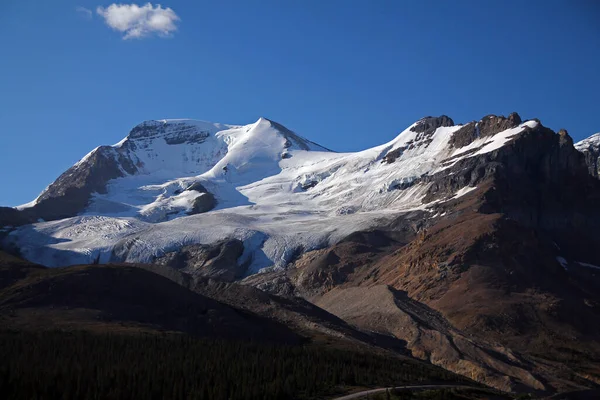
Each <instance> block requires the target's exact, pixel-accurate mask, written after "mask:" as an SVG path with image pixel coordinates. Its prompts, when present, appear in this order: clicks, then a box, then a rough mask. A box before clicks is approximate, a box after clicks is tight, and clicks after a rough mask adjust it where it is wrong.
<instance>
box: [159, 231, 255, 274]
mask: <svg viewBox="0 0 600 400" xmlns="http://www.w3.org/2000/svg"><path fill="white" fill-rule="evenodd" d="M243 252H244V245H243V243H242V242H241V241H239V240H236V239H232V240H226V241H223V242H219V243H216V244H212V245H202V244H197V245H190V246H184V247H182V248H181V249H179V250H177V251H174V252H170V253H167V254H165V255H164V256H161V257H159V258H157V259H156V260H155V261H154V263H155V264H159V265H165V266H168V267H172V268H176V269H178V270H181V271H183V272H186V273H188V274H190V275H192V276H204V277H209V278H215V279H218V280H221V281H224V282H233V281H234V280H236V279H239V278H241V277H242V276H243V275H244V274H245V273H246V268H247V265H240V264H239V263H238V258H239V257H240V256H241V255H242V253H243Z"/></svg>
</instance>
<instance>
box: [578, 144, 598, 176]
mask: <svg viewBox="0 0 600 400" xmlns="http://www.w3.org/2000/svg"><path fill="white" fill-rule="evenodd" d="M575 148H576V149H577V150H579V151H580V152H582V153H583V155H584V156H585V163H586V164H587V166H588V170H589V171H590V174H591V175H592V176H594V177H595V178H598V177H599V175H600V163H599V162H598V160H599V158H600V133H596V134H595V135H592V136H590V137H589V138H587V139H584V140H582V141H581V142H577V143H576V144H575Z"/></svg>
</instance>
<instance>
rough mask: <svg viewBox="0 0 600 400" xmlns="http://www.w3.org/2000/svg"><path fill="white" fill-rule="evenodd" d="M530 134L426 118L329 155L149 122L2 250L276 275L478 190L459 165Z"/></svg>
mask: <svg viewBox="0 0 600 400" xmlns="http://www.w3.org/2000/svg"><path fill="white" fill-rule="evenodd" d="M538 126H540V124H539V122H538V121H536V120H530V121H526V122H522V121H521V119H520V117H519V116H518V115H517V114H511V115H510V116H509V117H508V118H504V117H496V116H487V117H485V118H483V119H482V120H480V121H474V122H471V123H469V124H466V125H456V124H454V122H453V121H452V120H451V119H450V118H448V117H446V116H442V117H437V118H433V117H427V118H424V119H422V120H420V121H417V122H416V123H414V124H412V125H411V126H409V127H408V128H407V129H405V130H404V131H403V132H401V133H400V134H399V135H398V136H397V137H396V138H394V139H393V140H391V141H390V142H388V143H386V144H383V145H380V146H377V147H374V148H371V149H367V150H364V151H361V152H356V153H335V152H331V151H329V150H328V149H325V148H323V147H321V146H319V145H317V144H315V143H313V142H310V141H308V140H306V139H304V138H302V137H300V136H298V135H296V134H295V133H293V132H291V131H290V130H288V129H286V128H285V127H283V126H282V125H280V124H278V123H275V122H273V121H269V120H267V119H264V118H261V119H259V120H258V121H257V122H255V123H253V124H250V125H245V126H234V125H224V124H214V123H208V122H200V121H192V120H162V121H147V122H144V123H142V124H140V125H138V126H136V127H135V128H134V129H132V130H131V132H130V133H129V135H128V136H127V137H126V138H125V139H123V140H122V141H121V142H119V143H117V144H115V145H113V146H100V147H98V148H96V149H94V150H93V151H92V152H90V153H89V154H88V155H86V156H85V157H84V158H82V159H81V161H79V162H78V163H77V164H75V165H74V166H73V167H72V168H70V169H69V170H68V171H66V172H65V173H64V174H63V175H61V176H60V177H59V178H58V179H57V180H56V181H55V182H54V183H53V184H51V185H50V186H49V187H48V188H47V189H46V190H44V191H43V192H42V194H41V195H40V196H39V197H38V198H37V199H36V200H35V201H33V202H31V203H29V204H27V205H24V206H21V207H20V209H21V211H22V212H23V213H29V214H32V215H35V216H36V217H39V218H43V219H44V220H49V219H52V220H51V221H47V222H37V223H34V224H29V225H25V226H22V227H20V228H18V229H16V230H14V231H13V232H12V233H11V235H10V236H9V238H8V241H9V242H11V243H12V244H13V245H16V246H18V247H19V249H20V251H21V253H22V254H23V255H24V256H25V257H26V258H28V259H29V260H32V261H35V262H38V263H41V264H44V265H48V266H59V265H70V264H79V263H92V262H108V261H127V262H153V261H154V260H155V259H157V258H159V257H161V256H163V255H164V254H165V253H168V252H171V251H175V250H177V249H179V248H181V247H182V246H186V245H193V244H211V243H217V242H220V241H223V240H227V239H236V240H239V241H241V242H242V243H243V246H244V251H243V254H242V256H241V257H240V259H239V263H240V264H243V265H247V266H248V272H249V273H253V272H257V271H259V270H261V269H262V268H265V267H269V266H276V267H284V266H285V265H286V264H287V263H288V262H290V261H291V260H292V259H293V258H294V257H295V256H297V255H298V254H299V253H301V252H303V251H308V250H313V249H317V248H321V247H324V246H327V245H330V244H332V243H335V242H337V241H339V240H340V239H342V238H344V237H346V236H347V235H349V234H350V233H352V232H355V231H359V230H366V229H369V228H372V227H375V226H380V225H382V224H386V223H388V222H390V221H392V220H394V219H396V218H397V217H398V215H401V214H403V213H409V212H415V211H418V212H423V213H425V214H426V215H427V214H430V215H433V208H432V206H433V205H435V204H439V203H443V202H445V201H448V200H451V199H456V198H457V197H459V196H462V195H464V194H466V193H468V192H469V191H471V190H473V189H474V188H475V185H476V184H477V182H478V181H479V180H481V179H482V178H483V177H484V175H485V173H484V175H481V176H479V175H477V176H475V175H470V176H468V177H464V176H462V175H461V173H460V171H461V169H464V168H463V167H462V165H463V164H464V163H465V162H468V160H474V159H478V158H481V157H484V156H486V155H488V154H493V153H494V152H497V151H498V150H499V149H500V148H502V147H503V146H505V145H506V144H508V143H510V142H513V141H514V139H515V138H517V137H519V136H520V135H522V134H523V133H524V132H528V131H531V130H534V129H536V127H538Z"/></svg>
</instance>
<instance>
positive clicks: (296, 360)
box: [0, 332, 456, 400]
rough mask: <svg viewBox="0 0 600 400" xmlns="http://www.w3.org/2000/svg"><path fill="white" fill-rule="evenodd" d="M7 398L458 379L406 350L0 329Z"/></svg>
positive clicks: (237, 393) (262, 393) (220, 394)
mask: <svg viewBox="0 0 600 400" xmlns="http://www.w3.org/2000/svg"><path fill="white" fill-rule="evenodd" d="M0 355H1V356H0V393H2V398H3V399H64V400H68V399H77V400H87V399H90V400H91V399H98V400H99V399H211V400H213V399H214V400H218V399H228V400H229V399H231V400H234V399H265V400H267V399H309V398H317V397H318V396H321V395H326V394H332V393H335V392H336V390H339V388H340V387H342V386H375V387H377V386H379V387H381V386H387V385H398V384H402V383H418V382H423V381H432V380H436V381H440V380H446V381H450V380H454V381H456V376H454V375H451V374H449V373H446V372H444V371H442V370H440V369H438V368H433V367H430V366H428V365H425V364H420V363H415V362H411V361H403V360H400V359H397V358H385V357H382V356H377V355H372V354H364V353H358V352H350V351H341V350H334V349H328V348H320V347H314V346H286V345H270V344H264V343H252V342H233V341H224V340H209V339H198V338H193V337H190V336H183V335H162V336H161V335H141V334H140V335H117V334H89V333H62V332H47V333H0Z"/></svg>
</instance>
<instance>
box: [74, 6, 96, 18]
mask: <svg viewBox="0 0 600 400" xmlns="http://www.w3.org/2000/svg"><path fill="white" fill-rule="evenodd" d="M75 11H77V12H78V13H79V15H81V16H82V17H84V18H87V19H90V18H92V10H89V9H87V8H85V7H77V8H75Z"/></svg>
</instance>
